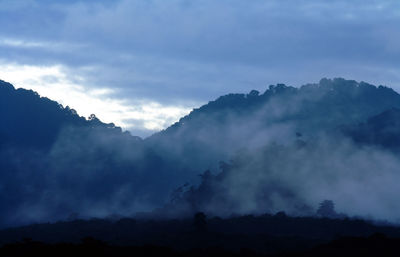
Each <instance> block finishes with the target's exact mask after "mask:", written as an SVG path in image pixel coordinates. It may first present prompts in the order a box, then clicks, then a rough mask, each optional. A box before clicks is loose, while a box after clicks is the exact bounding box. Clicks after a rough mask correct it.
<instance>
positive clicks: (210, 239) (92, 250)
mask: <svg viewBox="0 0 400 257" xmlns="http://www.w3.org/2000/svg"><path fill="white" fill-rule="evenodd" d="M0 242H1V244H2V247H1V248H0V256H399V253H400V229H399V228H396V227H392V226H388V225H385V226H383V225H374V224H372V223H369V222H367V221H363V220H358V219H328V218H313V217H309V218H305V217H303V218H293V217H287V216H285V215H284V214H283V213H279V214H277V215H262V216H257V217H255V216H242V217H234V218H228V219H221V218H211V219H207V218H206V217H205V216H204V215H197V216H195V217H194V218H193V219H179V220H178V219H176V220H135V219H131V218H124V219H120V220H114V221H113V220H103V219H93V220H75V221H69V222H57V223H53V224H37V225H30V226H25V227H20V228H12V229H6V230H3V231H0Z"/></svg>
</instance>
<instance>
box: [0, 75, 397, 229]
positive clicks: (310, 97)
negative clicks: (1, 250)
mask: <svg viewBox="0 0 400 257" xmlns="http://www.w3.org/2000/svg"><path fill="white" fill-rule="evenodd" d="M392 108H400V95H399V94H398V93H396V92H395V91H393V90H392V89H390V88H387V87H383V86H379V87H375V86H373V85H369V84H367V83H363V82H361V83H357V82H355V81H351V80H344V79H333V80H328V79H323V80H321V81H320V82H319V83H318V84H309V85H305V86H302V87H300V88H294V87H288V86H285V85H283V84H278V85H276V86H270V87H269V88H268V89H267V90H266V91H265V92H264V93H263V94H260V93H258V92H257V91H251V92H250V93H249V94H247V95H244V94H230V95H226V96H222V97H220V98H218V99H217V100H215V101H212V102H210V103H209V104H206V105H204V106H202V107H200V108H198V109H195V110H193V111H192V112H191V113H190V114H189V115H188V116H185V117H183V118H182V119H181V120H180V121H179V122H177V123H176V124H174V125H172V126H171V127H169V128H167V129H166V130H164V131H162V132H159V133H157V134H155V135H153V136H151V137H149V138H147V139H145V140H139V139H138V138H136V137H133V136H131V135H129V134H128V133H123V132H122V131H121V129H120V128H118V127H115V126H114V124H104V123H102V122H101V121H99V120H98V119H97V118H95V117H94V116H92V117H91V119H89V120H86V119H84V118H82V117H79V116H78V115H77V114H76V113H75V112H74V111H73V110H71V109H69V108H68V107H66V108H63V107H62V106H60V105H59V104H58V103H56V102H54V101H51V100H49V99H47V98H41V97H40V96H39V95H38V94H37V93H35V92H33V91H28V90H23V89H18V90H15V89H14V88H13V86H12V85H10V84H8V83H5V82H1V83H0V120H1V121H2V122H1V123H0V169H1V173H0V205H1V206H7V208H3V209H0V226H9V225H15V224H25V223H31V222H37V221H47V220H58V219H65V218H66V217H68V216H70V214H74V215H75V216H76V213H78V216H81V217H104V216H107V215H110V214H115V213H117V214H123V215H131V214H133V213H135V212H140V211H151V210H153V209H154V208H157V207H160V206H163V205H164V204H165V203H167V202H168V200H169V198H170V195H171V194H172V193H173V190H174V189H176V188H178V189H179V186H180V185H183V184H184V183H186V182H189V184H191V185H193V186H194V187H193V188H190V187H188V188H185V189H184V190H183V191H182V193H183V194H184V196H185V197H187V196H188V197H189V200H188V199H187V198H185V197H183V198H184V199H181V200H182V202H183V203H181V205H180V207H176V206H175V207H171V213H173V214H174V215H181V214H182V213H190V212H193V211H197V210H207V211H209V212H210V213H213V214H216V215H229V214H230V213H233V212H236V213H242V214H246V213H262V212H275V211H279V210H285V211H287V212H288V213H291V214H294V215H296V214H302V215H303V214H304V213H307V210H309V209H310V208H313V206H316V205H317V203H319V202H320V201H322V200H324V199H326V198H327V199H332V200H334V201H335V202H337V203H338V205H339V206H341V208H342V210H343V211H346V212H347V213H350V214H354V215H362V214H364V213H372V215H375V216H376V217H378V218H388V219H394V218H395V215H397V213H396V212H389V211H388V210H389V209H390V208H389V207H390V205H391V204H393V203H392V202H391V200H390V201H389V202H390V203H388V205H387V206H386V205H384V204H385V203H386V202H385V201H382V200H380V198H383V199H392V198H391V197H393V194H394V193H396V192H397V189H396V185H394V184H392V183H390V182H391V181H395V180H396V179H400V178H398V173H396V171H395V168H393V167H398V166H400V160H399V158H398V157H396V156H395V155H394V154H393V153H391V152H390V150H392V149H394V147H393V146H389V147H387V146H388V145H387V144H386V143H385V144H381V146H380V147H376V145H377V144H378V145H379V142H378V143H374V142H375V141H371V140H369V139H368V137H365V136H361V138H363V139H362V140H358V139H357V136H356V135H364V134H368V135H370V134H371V133H372V132H370V130H371V129H370V127H371V126H372V127H374V126H375V125H368V124H369V123H371V122H372V123H371V124H375V123H376V124H377V125H376V126H378V127H379V128H382V129H383V130H384V131H387V130H388V129H389V130H390V129H392V130H393V128H394V130H396V128H397V125H396V124H397V123H396V122H395V123H390V122H389V123H387V124H386V123H384V122H383V123H382V122H380V120H383V121H386V120H389V118H387V117H386V114H383V115H384V116H382V118H379V116H377V117H378V118H372V120H370V121H367V120H368V118H370V117H372V116H374V115H378V114H379V113H382V112H384V111H386V110H391V109H392ZM389 113H390V111H389ZM389 116H390V115H389ZM392 116H393V117H395V118H396V117H397V115H392ZM376 120H378V122H377V121H376ZM359 123H361V124H364V123H365V124H367V125H360V126H361V127H357V126H358V125H357V124H359ZM393 124H394V125H393ZM343 128H354V131H356V132H355V134H351V133H347V131H345V133H342V131H343ZM364 130H365V131H366V132H363V131H364ZM374 131H375V130H374ZM376 131H378V134H377V136H375V138H378V139H379V138H382V137H381V136H380V134H379V133H381V132H380V130H379V129H378V130H376ZM374 133H375V132H374ZM365 138H367V139H365ZM389 138H392V135H391V134H389ZM374 140H375V139H374ZM370 141H371V142H370ZM386 141H387V140H385V142H386ZM389 141H390V139H389ZM394 142H395V143H394V144H395V145H397V143H396V142H397V141H394ZM366 145H367V146H366ZM365 148H368V150H366V149H365ZM388 150H389V151H388ZM230 160H232V161H230ZM220 161H225V162H226V163H228V164H227V165H229V166H230V167H231V168H230V169H229V171H227V170H224V169H222V170H221V171H219V170H218V164H219V162H220ZM225 167H228V166H225ZM207 169H210V172H209V173H204V174H203V176H202V179H203V180H201V181H200V179H199V176H198V174H200V173H203V172H204V171H205V170H207ZM377 170H380V172H381V173H380V176H377V174H378V173H376V171H377ZM382 174H383V175H384V176H382ZM213 176H216V177H213ZM360 177H361V178H363V180H362V179H359V178H360ZM206 178H208V179H206ZM387 178H392V179H388V181H384V180H383V179H387ZM332 181H333V182H332ZM378 182H379V183H382V184H385V187H384V188H383V189H381V187H380V186H379V185H377V184H376V183H378ZM199 183H200V184H199ZM362 183H364V184H367V185H369V186H370V187H373V188H380V189H379V190H377V191H376V192H375V191H365V190H364V189H363V188H362V185H363V184H362ZM198 184H199V185H198ZM197 185H198V186H197ZM185 190H188V191H189V193H188V194H185V192H186V191H185ZM342 192H343V193H342ZM374 193H375V194H374ZM172 196H174V194H172ZM365 196H368V197H367V199H368V200H364V198H365ZM193 199H195V202H193ZM196 199H197V200H196ZM360 199H363V200H362V201H361V200H360ZM352 201H354V202H355V203H354V202H352ZM368 201H369V202H368ZM365 203H368V204H371V206H372V205H374V206H379V208H375V207H374V208H373V209H369V207H368V204H365ZM182 206H183V207H182ZM353 207H354V208H353ZM173 208H182V209H184V210H183V211H179V210H178V211H177V210H173ZM399 210H400V207H399ZM164 214H166V212H165V213H164ZM74 215H73V216H74ZM398 215H399V216H400V213H398Z"/></svg>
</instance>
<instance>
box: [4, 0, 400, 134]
mask: <svg viewBox="0 0 400 257" xmlns="http://www.w3.org/2000/svg"><path fill="white" fill-rule="evenodd" d="M398 10H400V3H399V2H398V1H391V0H387V1H376V0H363V1H359V0H357V1H351V2H349V1H344V0H335V1H329V2H321V1H317V0H309V1H294V0H287V1H278V0H272V1H264V0H255V1H250V2H249V1H246V2H243V1H239V0H233V1H232V0H231V1H228V0H220V1H214V0H198V1H187V0H171V1H163V0H148V1H146V0H134V1H128V0H120V1H105V0H99V1H94V0H93V1H92V0H91V1H77V0H75V1H63V0H58V1H48V0H45V1H39V0H27V1H15V0H0V24H1V25H2V26H0V51H1V59H0V61H1V65H2V72H1V73H0V76H1V79H4V80H10V79H8V77H9V76H10V75H9V73H7V72H4V70H5V67H10V66H12V67H19V66H24V65H25V66H29V67H36V68H38V69H43V68H54V67H61V68H60V69H62V71H63V75H62V76H65V77H66V78H67V79H68V81H70V82H72V84H74V85H79V86H80V87H82V88H84V91H85V92H93V90H99V89H101V90H106V91H102V92H107V93H105V94H100V95H97V96H96V97H95V98H96V99H99V101H102V104H99V105H93V104H92V105H88V104H87V103H86V107H85V106H83V105H84V104H83V103H82V102H84V101H81V103H80V104H76V103H74V104H75V105H76V106H72V107H73V108H76V109H77V110H78V112H82V111H81V110H83V109H84V108H87V107H88V106H90V107H91V108H92V109H91V110H93V112H96V114H97V115H98V116H99V117H100V118H102V116H103V117H104V118H105V119H106V120H107V119H110V117H111V116H110V115H108V114H104V113H107V112H109V111H110V110H109V109H107V108H106V109H107V110H106V111H104V110H99V107H98V106H101V105H103V106H104V105H105V106H107V105H108V104H107V103H109V102H107V100H110V99H112V100H113V101H115V102H121V101H122V102H123V103H124V104H123V105H124V106H127V109H132V108H139V109H140V108H142V109H144V108H148V106H155V105H156V106H158V107H157V109H163V110H165V112H167V113H168V115H169V117H172V118H165V119H163V118H162V117H164V116H168V115H167V114H163V113H164V112H163V111H161V112H160V113H161V114H160V117H161V118H160V119H161V120H162V121H160V120H157V118H155V119H153V120H151V121H144V120H143V119H142V118H141V117H140V116H138V115H135V114H134V113H132V112H129V111H124V110H121V112H120V113H119V114H118V115H119V118H117V120H124V122H125V123H124V124H123V125H125V127H128V128H130V129H132V130H138V131H139V130H148V129H160V128H161V127H165V126H167V125H168V123H170V122H172V121H173V120H176V119H178V118H179V115H182V114H184V113H187V112H188V110H190V108H193V107H196V106H199V105H201V104H202V103H205V102H206V101H208V100H210V99H213V98H216V97H217V96H219V95H221V94H225V93H228V92H248V91H250V89H258V90H263V89H264V88H265V87H266V86H267V85H268V84H275V83H277V82H284V83H287V84H291V85H294V86H299V85H301V84H304V83H306V82H310V81H318V80H319V79H320V78H321V77H338V76H341V77H347V78H352V79H356V80H365V81H369V82H372V83H375V84H388V85H391V86H394V87H395V89H397V88H396V85H400V73H399V71H398V69H397V67H399V65H400V63H399V60H400V36H399V35H400V27H399V26H398V25H399V23H400V12H399V11H398ZM21 70H23V69H21ZM14 77H15V76H14ZM56 77H57V76H56ZM46 78H47V80H46ZM48 79H49V77H48V76H47V77H46V76H45V77H40V80H39V81H37V83H36V88H37V85H38V84H39V85H40V86H41V87H42V89H44V90H42V92H43V93H42V94H45V95H46V92H47V91H46V90H45V88H46V87H47V88H50V87H52V88H53V90H54V88H56V89H55V90H56V91H57V90H58V88H57V85H56V83H49V81H48ZM10 81H11V82H13V83H15V84H16V86H21V87H30V88H34V89H36V88H35V83H29V79H26V80H22V81H15V80H14V81H13V80H12V79H11V80H10ZM16 82H18V83H16ZM70 84H71V83H70ZM64 86H65V84H64ZM68 90H70V91H71V90H74V88H73V87H70V88H68ZM50 91H51V90H50V89H49V91H48V92H50ZM55 97H56V98H60V99H55V100H61V98H64V99H62V100H63V101H64V102H65V103H66V104H70V105H72V104H73V102H72V99H68V96H65V94H59V95H58V96H55ZM148 103H150V104H148ZM171 108H172V109H174V110H176V111H174V112H173V113H171V112H169V111H168V110H170V109H171ZM96 110H98V111H96ZM152 115H153V116H157V114H154V113H153V114H152ZM150 116H151V115H150ZM146 122H147V124H148V123H149V122H150V123H153V126H145V125H144V124H146ZM144 134H146V133H145V132H144Z"/></svg>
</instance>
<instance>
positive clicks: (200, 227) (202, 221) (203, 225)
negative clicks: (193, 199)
mask: <svg viewBox="0 0 400 257" xmlns="http://www.w3.org/2000/svg"><path fill="white" fill-rule="evenodd" d="M206 218H207V217H206V215H205V214H204V213H203V212H197V213H196V214H195V215H194V218H193V225H194V227H195V228H196V230H197V231H199V232H204V231H205V230H207V220H206Z"/></svg>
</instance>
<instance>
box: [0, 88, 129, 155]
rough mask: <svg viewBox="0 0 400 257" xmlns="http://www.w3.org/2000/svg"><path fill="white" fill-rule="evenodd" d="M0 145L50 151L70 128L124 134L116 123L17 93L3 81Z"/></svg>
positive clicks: (34, 95)
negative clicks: (59, 137)
mask: <svg viewBox="0 0 400 257" xmlns="http://www.w3.org/2000/svg"><path fill="white" fill-rule="evenodd" d="M0 121H1V122H0V144H1V145H4V144H6V145H8V146H17V147H28V148H38V149H49V148H50V147H51V146H52V145H53V144H54V143H55V141H56V139H57V136H58V135H59V133H60V132H61V130H62V129H65V128H67V127H80V128H97V129H100V128H102V129H107V131H108V132H109V133H122V131H121V128H119V127H116V126H115V125H114V124H113V123H110V124H105V123H103V122H101V121H100V120H99V119H97V118H96V116H94V115H92V116H91V117H89V119H85V118H83V117H81V116H79V115H78V114H77V113H76V111H75V110H73V109H70V108H69V107H68V106H67V107H65V108H64V107H63V106H62V105H60V104H59V103H57V102H55V101H52V100H50V99H48V98H46V97H40V96H39V94H38V93H36V92H34V91H32V90H25V89H21V88H20V89H17V90H16V89H15V88H14V87H13V85H11V84H9V83H7V82H4V81H2V80H0Z"/></svg>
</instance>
